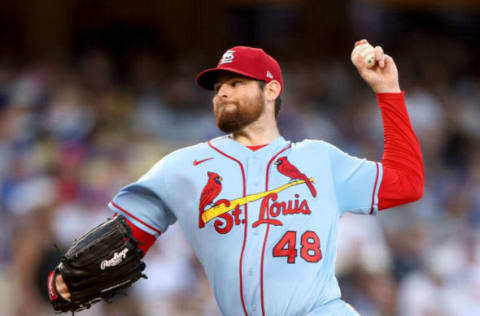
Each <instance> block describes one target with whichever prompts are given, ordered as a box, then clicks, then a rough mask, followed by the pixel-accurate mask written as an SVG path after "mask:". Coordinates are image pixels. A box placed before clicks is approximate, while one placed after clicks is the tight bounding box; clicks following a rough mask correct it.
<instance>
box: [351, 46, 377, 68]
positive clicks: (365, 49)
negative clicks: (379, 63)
mask: <svg viewBox="0 0 480 316" xmlns="http://www.w3.org/2000/svg"><path fill="white" fill-rule="evenodd" d="M358 55H360V56H362V57H363V59H364V60H365V63H366V64H367V68H372V67H373V66H375V63H376V61H375V49H374V48H373V46H372V45H370V44H361V45H358V46H357V47H355V48H354V49H353V51H352V56H351V59H352V63H353V64H354V65H356V60H357V57H358Z"/></svg>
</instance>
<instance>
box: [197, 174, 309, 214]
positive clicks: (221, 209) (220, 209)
mask: <svg viewBox="0 0 480 316" xmlns="http://www.w3.org/2000/svg"><path fill="white" fill-rule="evenodd" d="M308 180H310V182H311V183H313V182H314V180H313V178H310V179H308ZM302 183H305V180H298V181H294V182H289V183H287V184H285V185H282V186H281V187H278V188H276V189H273V190H270V191H266V192H261V193H256V194H251V195H247V196H246V197H241V198H238V199H235V200H233V201H230V205H229V206H228V207H227V206H225V204H223V203H222V204H220V205H216V206H213V207H211V208H209V209H208V210H206V211H205V212H204V213H203V214H202V220H203V222H204V223H208V222H209V221H211V220H212V219H214V218H215V217H217V216H220V215H222V214H225V213H227V212H229V211H231V210H233V209H235V208H236V207H237V205H240V206H242V205H244V204H247V203H248V202H253V201H256V200H259V199H261V198H264V197H266V196H267V195H269V194H272V193H278V192H281V191H283V190H285V189H286V188H289V187H291V186H294V185H299V184H302Z"/></svg>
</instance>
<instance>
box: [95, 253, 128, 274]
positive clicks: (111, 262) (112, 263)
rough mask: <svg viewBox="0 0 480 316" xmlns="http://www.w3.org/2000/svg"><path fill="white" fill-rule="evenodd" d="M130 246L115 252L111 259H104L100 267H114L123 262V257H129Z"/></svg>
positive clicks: (103, 268)
mask: <svg viewBox="0 0 480 316" xmlns="http://www.w3.org/2000/svg"><path fill="white" fill-rule="evenodd" d="M127 252H128V248H125V249H123V250H122V251H120V252H115V254H114V255H113V258H112V259H110V260H103V261H102V264H101V265H100V269H102V270H105V268H107V267H114V266H116V265H117V264H119V263H121V262H122V259H125V258H126V257H127Z"/></svg>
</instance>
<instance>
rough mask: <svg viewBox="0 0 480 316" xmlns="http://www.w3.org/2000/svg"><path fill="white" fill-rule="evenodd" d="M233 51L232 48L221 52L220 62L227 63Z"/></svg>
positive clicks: (231, 59)
mask: <svg viewBox="0 0 480 316" xmlns="http://www.w3.org/2000/svg"><path fill="white" fill-rule="evenodd" d="M234 53H235V51H234V50H227V51H226V52H225V54H223V56H222V59H221V60H220V64H228V63H231V62H232V61H233V58H234V57H235V56H233V54H234Z"/></svg>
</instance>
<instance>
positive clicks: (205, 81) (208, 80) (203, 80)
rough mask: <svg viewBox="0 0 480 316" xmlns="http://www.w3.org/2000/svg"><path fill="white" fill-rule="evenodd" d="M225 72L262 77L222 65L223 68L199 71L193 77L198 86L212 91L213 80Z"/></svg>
mask: <svg viewBox="0 0 480 316" xmlns="http://www.w3.org/2000/svg"><path fill="white" fill-rule="evenodd" d="M225 72H229V73H234V74H238V75H242V76H245V77H248V78H252V79H257V80H261V79H262V78H256V77H254V76H252V75H251V74H248V73H246V72H243V71H238V70H236V69H230V68H227V67H223V68H210V69H206V70H204V71H202V72H200V73H199V74H198V75H197V77H196V78H195V81H196V83H197V85H198V86H200V87H202V88H204V89H207V90H212V91H213V90H214V89H213V88H214V85H215V82H216V81H217V77H218V75H219V74H221V73H225Z"/></svg>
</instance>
